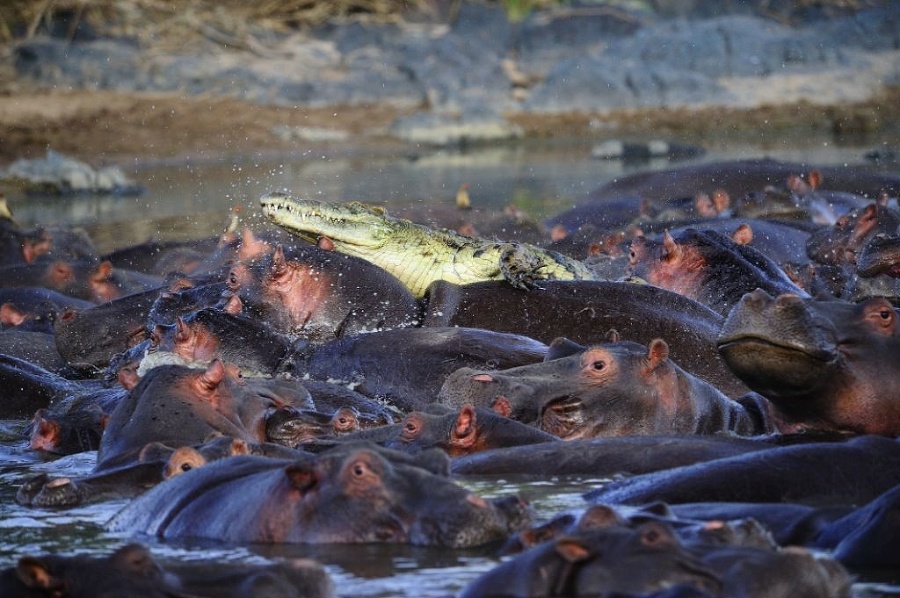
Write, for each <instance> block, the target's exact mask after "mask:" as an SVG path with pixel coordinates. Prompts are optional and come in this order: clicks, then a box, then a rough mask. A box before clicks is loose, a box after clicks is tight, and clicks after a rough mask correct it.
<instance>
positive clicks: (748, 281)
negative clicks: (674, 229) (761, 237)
mask: <svg viewBox="0 0 900 598" xmlns="http://www.w3.org/2000/svg"><path fill="white" fill-rule="evenodd" d="M628 273H629V274H630V275H632V276H636V277H638V278H641V279H644V280H646V281H647V282H649V283H650V284H652V285H656V286H659V287H663V288H666V289H669V290H670V291H674V292H676V293H679V294H681V295H684V296H686V297H690V298H691V299H694V300H695V301H698V302H700V303H702V304H703V305H706V306H707V307H709V308H710V309H712V310H714V311H716V312H718V313H720V314H722V315H723V316H725V315H728V312H729V311H731V308H732V307H734V305H735V304H736V303H737V302H738V301H739V300H740V299H741V297H742V296H743V295H744V294H745V293H748V292H750V291H752V290H754V289H757V288H759V289H763V290H764V291H766V292H768V293H770V294H781V293H794V294H797V295H800V296H807V295H806V292H805V291H803V290H802V289H801V288H800V287H798V286H797V285H796V284H794V283H793V282H792V281H791V280H790V279H789V278H788V277H787V274H785V273H784V271H783V270H782V269H781V268H780V267H779V266H778V265H777V264H776V263H775V262H774V261H772V260H771V259H769V258H768V257H766V256H765V255H763V254H762V253H760V252H759V251H757V250H756V249H754V248H752V247H749V246H747V245H741V244H739V243H736V242H735V241H734V240H732V239H731V238H729V237H726V236H725V235H722V234H720V233H717V232H715V231H712V230H697V229H693V228H688V229H686V230H684V231H683V232H682V233H681V234H679V235H678V236H677V237H673V236H672V235H670V234H669V233H668V232H667V233H665V234H664V235H663V238H662V240H661V241H653V240H650V239H648V238H647V237H636V238H635V239H633V240H632V241H631V248H630V257H629V261H628Z"/></svg>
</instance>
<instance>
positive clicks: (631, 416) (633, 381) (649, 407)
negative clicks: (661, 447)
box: [438, 339, 765, 439]
mask: <svg viewBox="0 0 900 598" xmlns="http://www.w3.org/2000/svg"><path fill="white" fill-rule="evenodd" d="M438 399H439V401H441V402H442V403H444V404H448V405H452V406H458V404H459V403H460V402H467V401H471V402H473V403H474V404H475V405H476V406H480V407H486V408H492V409H494V410H495V411H498V412H499V413H501V414H502V415H506V416H508V417H511V418H512V419H516V420H519V421H522V422H525V423H528V424H531V425H534V426H536V427H538V428H540V429H542V430H544V431H546V432H549V433H551V434H554V435H556V436H559V437H560V438H564V439H571V438H584V437H595V436H624V435H635V434H713V433H718V432H727V431H730V432H736V433H738V434H743V435H752V434H758V433H761V432H764V431H765V429H764V426H763V425H762V423H761V422H758V421H756V420H755V419H754V417H753V416H752V415H751V414H750V413H748V412H747V411H746V410H745V409H744V407H743V406H742V405H740V404H738V403H737V402H735V401H732V400H731V399H729V398H728V397H726V396H725V395H724V394H722V393H721V392H719V390H718V389H716V388H714V387H713V386H711V385H710V384H707V383H706V382H704V381H702V380H700V379H699V378H697V377H695V376H692V375H691V374H689V373H688V372H686V371H684V370H683V369H682V368H681V367H679V366H678V365H677V364H676V363H674V362H673V361H671V360H670V359H669V347H668V345H667V344H666V342H665V341H663V340H662V339H654V340H652V341H650V344H649V345H648V346H643V345H640V344H638V343H634V342H630V341H617V342H608V343H601V344H596V345H591V346H589V347H582V346H581V345H577V344H575V343H571V341H567V340H566V339H557V340H556V341H554V342H553V343H552V344H551V345H550V350H549V352H548V353H547V358H546V360H545V361H544V362H543V363H540V364H534V365H525V366H520V367H517V368H512V369H508V370H502V371H496V372H490V371H484V370H480V371H479V370H475V369H472V368H463V369H460V370H457V371H456V372H454V373H453V374H452V375H450V376H449V377H448V378H447V380H446V381H445V382H444V386H443V387H442V388H441V392H440V393H439V395H438Z"/></svg>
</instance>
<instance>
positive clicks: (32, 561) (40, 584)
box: [16, 556, 62, 590]
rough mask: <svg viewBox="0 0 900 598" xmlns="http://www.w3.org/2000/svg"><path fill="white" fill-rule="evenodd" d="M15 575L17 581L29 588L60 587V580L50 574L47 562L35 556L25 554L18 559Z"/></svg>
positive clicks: (54, 588)
mask: <svg viewBox="0 0 900 598" xmlns="http://www.w3.org/2000/svg"><path fill="white" fill-rule="evenodd" d="M16 575H17V576H18V577H19V581H21V582H22V583H23V584H25V585H26V586H27V587H29V588H37V589H42V590H57V589H59V588H61V587H62V582H61V581H59V580H58V579H56V578H55V577H53V575H51V574H50V571H49V569H48V568H47V564H46V563H45V562H44V561H42V560H40V559H38V558H35V557H31V556H26V557H22V558H21V559H19V563H18V564H17V565H16Z"/></svg>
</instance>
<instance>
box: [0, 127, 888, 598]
mask: <svg viewBox="0 0 900 598" xmlns="http://www.w3.org/2000/svg"><path fill="white" fill-rule="evenodd" d="M882 141H883V140H866V142H865V143H863V144H860V145H855V144H837V143H835V142H834V141H833V140H830V139H819V140H812V139H805V140H804V143H802V144H799V143H798V142H797V141H796V140H792V141H791V142H790V147H788V146H786V145H784V144H782V143H769V144H755V145H754V144H748V143H736V144H735V143H732V144H730V145H726V146H723V147H716V148H715V149H714V150H713V151H711V152H710V153H709V154H707V155H706V156H704V157H703V158H701V159H700V160H713V159H722V158H738V157H763V156H770V157H775V158H780V159H785V160H795V161H808V162H811V163H815V164H843V163H862V162H863V154H864V152H865V151H866V150H868V149H871V148H872V147H877V146H879V145H880V144H881V142H882ZM892 144H893V147H896V140H893V141H892ZM670 166H672V164H671V163H668V162H665V161H661V162H655V163H649V164H648V163H641V164H622V163H620V162H615V161H613V162H605V161H598V160H593V159H591V158H590V146H589V144H585V143H584V142H573V143H562V142H556V143H554V144H552V145H549V144H544V145H540V146H527V145H525V146H516V147H509V148H498V149H489V150H481V151H472V152H466V153H458V152H457V153H454V152H433V153H421V154H417V155H415V156H411V155H405V156H382V155H375V156H372V155H341V156H337V155H333V154H330V153H329V152H307V153H302V154H298V155H295V156H291V157H289V158H279V159H268V158H267V159H263V158H262V157H252V156H251V157H245V158H242V159H241V160H237V161H233V160H232V161H225V162H209V163H204V162H196V161H194V162H180V163H172V164H158V165H155V166H153V167H146V166H136V167H134V168H132V169H129V174H130V175H131V176H132V177H133V178H134V179H135V180H136V181H137V182H138V183H140V184H142V185H144V186H145V187H146V189H147V192H146V193H145V194H143V195H141V196H138V197H89V196H85V197H76V198H66V199H60V198H47V199H37V198H23V197H20V196H16V195H11V196H10V204H11V207H12V210H13V212H14V214H15V216H16V218H17V219H18V220H19V221H20V222H21V223H22V224H24V225H26V226H28V225H33V224H37V223H42V224H50V223H53V222H61V223H66V224H69V225H79V226H83V227H84V228H85V229H86V230H87V231H88V232H89V233H90V235H91V236H92V238H93V239H94V240H95V243H96V244H97V246H98V248H99V249H100V250H101V251H104V250H109V249H112V248H114V247H117V246H122V245H128V244H131V243H137V242H140V241H143V240H147V239H151V238H154V237H161V238H176V239H180V238H195V237H202V236H206V235H211V234H217V233H219V232H221V230H222V228H223V226H224V224H225V222H226V220H227V218H228V214H229V213H230V212H231V211H232V210H233V209H234V208H236V207H238V206H240V208H241V211H240V215H241V219H242V220H243V221H244V222H245V223H247V224H249V225H250V226H253V225H254V223H258V222H259V221H260V220H259V215H258V209H257V206H256V202H257V199H258V197H259V196H260V195H261V194H262V193H264V192H266V191H269V190H274V189H288V190H291V191H292V192H294V193H295V194H297V195H301V196H307V197H317V198H322V199H327V200H333V201H346V200H361V201H365V202H368V203H380V204H384V205H387V206H398V205H404V204H408V203H411V202H448V203H450V202H453V198H454V195H455V192H456V189H457V188H458V187H459V185H460V184H461V183H468V184H469V191H470V194H471V196H472V199H473V202H475V203H478V204H480V205H484V206H491V207H495V208H498V209H500V208H502V207H503V206H506V205H507V204H510V203H514V204H516V205H517V206H518V207H519V208H521V209H524V210H526V211H527V212H529V213H531V214H532V215H534V216H537V217H540V216H546V215H549V214H552V213H555V212H558V211H560V210H563V209H566V208H567V207H569V206H571V205H573V204H574V203H576V202H578V201H579V200H581V199H582V198H583V197H584V196H585V195H586V194H587V193H588V192H589V191H590V190H592V189H594V188H596V187H598V186H600V185H601V184H603V183H605V182H607V181H609V180H612V179H614V178H616V177H619V176H622V175H624V174H628V173H630V172H634V171H636V170H639V169H648V168H668V167H670ZM23 425H24V422H0V567H5V566H8V565H10V564H11V563H13V562H15V560H16V559H17V558H18V557H19V556H21V555H23V554H28V553H30V554H34V553H42V552H60V553H66V554H72V553H76V552H91V553H98V554H100V553H102V554H105V553H108V552H109V551H110V550H111V549H112V548H114V547H117V546H119V545H120V544H121V543H123V541H125V538H123V537H120V536H117V535H114V534H111V533H109V532H106V531H105V530H104V529H103V524H104V523H105V522H106V521H107V520H108V519H109V517H110V516H111V515H112V514H113V513H115V512H116V511H117V510H118V508H120V507H121V506H122V505H123V504H124V503H123V502H122V501H113V502H105V503H102V504H98V505H90V506H85V507H81V508H77V509H69V510H33V509H25V508H22V507H19V506H17V505H16V504H15V500H14V497H15V492H16V490H17V488H18V486H19V485H20V484H21V483H22V481H23V480H24V479H26V478H27V477H28V476H30V475H31V474H33V473H35V472H37V471H48V472H50V473H52V474H53V475H60V474H64V475H71V476H75V475H83V474H86V473H88V472H89V471H90V469H91V468H92V466H93V460H94V458H95V455H94V454H93V453H88V454H84V455H78V456H75V457H69V458H65V459H61V460H57V461H44V460H42V459H41V458H40V457H39V456H37V455H35V454H34V453H32V452H30V451H28V450H27V449H26V447H25V443H24V441H22V440H20V439H19V437H18V434H19V433H20V430H21V427H22V426H23ZM462 483H463V484H464V485H466V486H467V487H469V488H471V489H473V490H475V491H476V492H478V493H481V494H483V495H485V496H496V495H503V494H508V493H513V492H519V493H521V494H523V495H524V496H526V497H527V498H529V500H530V501H531V503H532V505H533V506H534V508H535V511H536V514H537V516H538V518H539V519H541V518H547V517H549V516H551V515H554V514H557V513H559V512H560V511H563V510H567V509H578V508H581V507H583V506H584V503H583V501H582V499H581V493H583V492H584V491H586V490H588V489H591V488H595V487H597V486H598V485H599V484H601V483H602V480H596V479H556V478H554V479H548V480H540V481H535V480H531V481H522V480H519V481H516V480H510V479H494V480H478V481H474V480H463V481H462ZM141 540H142V541H144V542H146V543H148V544H149V545H150V546H151V548H152V550H153V552H154V554H155V555H156V556H158V557H160V558H162V559H163V560H164V559H166V558H173V559H174V558H177V559H193V560H203V559H216V560H218V561H242V562H245V561H255V560H266V559H279V558H285V557H292V556H310V557H313V558H316V559H318V560H319V561H321V562H322V563H324V564H325V565H326V566H327V569H328V572H329V573H330V574H331V576H332V578H333V580H334V583H335V587H336V588H337V591H338V593H339V595H341V596H417V597H423V596H447V595H452V594H454V593H455V592H457V591H459V590H460V589H461V588H462V587H463V586H465V584H466V583H467V582H469V581H471V580H472V579H474V578H475V577H476V576H478V575H479V574H480V573H482V572H483V571H486V570H487V569H489V568H491V567H492V566H494V565H495V564H496V562H497V561H496V559H495V558H494V557H493V555H492V553H491V551H489V550H469V551H448V550H434V549H419V548H409V547H390V546H381V545H379V546H362V547H354V546H326V547H302V546H299V547H298V546H280V547H245V546H222V545H217V544H208V543H204V544H196V543H161V542H158V541H155V540H153V539H152V538H141ZM890 577H892V576H889V578H888V579H882V580H877V581H884V582H888V583H890V584H896V583H900V572H897V575H896V576H893V577H894V578H890ZM868 581H876V580H872V579H869V578H862V579H861V582H868ZM855 587H856V589H857V594H858V595H882V594H883V593H885V592H886V593H889V594H890V593H893V591H894V590H898V595H900V588H898V586H896V585H887V586H877V585H870V584H867V583H859V584H857V585H856V586H855Z"/></svg>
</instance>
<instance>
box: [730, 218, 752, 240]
mask: <svg viewBox="0 0 900 598" xmlns="http://www.w3.org/2000/svg"><path fill="white" fill-rule="evenodd" d="M731 240H732V241H734V242H735V243H737V244H738V245H749V244H750V242H751V241H753V229H752V228H750V225H749V224H747V223H746V222H744V223H742V224H741V225H740V226H739V227H737V228H736V229H734V232H733V233H731Z"/></svg>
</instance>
